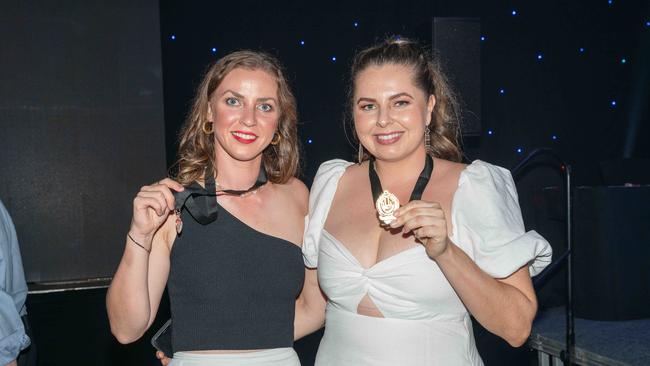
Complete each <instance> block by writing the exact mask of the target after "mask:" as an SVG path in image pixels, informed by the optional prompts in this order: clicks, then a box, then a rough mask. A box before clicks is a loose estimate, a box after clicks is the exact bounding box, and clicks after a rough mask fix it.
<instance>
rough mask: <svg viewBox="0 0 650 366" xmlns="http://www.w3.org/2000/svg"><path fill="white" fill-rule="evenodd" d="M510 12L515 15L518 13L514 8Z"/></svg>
mask: <svg viewBox="0 0 650 366" xmlns="http://www.w3.org/2000/svg"><path fill="white" fill-rule="evenodd" d="M510 14H512V16H513V17H514V16H516V15H517V10H515V9H512V12H511V13H510Z"/></svg>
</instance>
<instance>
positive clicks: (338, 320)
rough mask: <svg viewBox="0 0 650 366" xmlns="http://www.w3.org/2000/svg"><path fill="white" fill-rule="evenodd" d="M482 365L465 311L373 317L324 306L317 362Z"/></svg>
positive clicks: (331, 365)
mask: <svg viewBox="0 0 650 366" xmlns="http://www.w3.org/2000/svg"><path fill="white" fill-rule="evenodd" d="M348 365H349V366H361V365H373V366H395V365H403V366H425V365H426V366H430V365H443V366H449V365H452V366H456V365H458V366H464V365H471V366H482V365H483V361H482V360H481V357H480V356H479V354H478V351H477V350H476V344H475V342H474V334H473V332H472V323H471V320H470V318H469V315H466V314H465V315H463V316H459V317H457V318H455V319H454V318H452V317H450V318H449V319H445V320H438V319H430V320H405V319H391V318H375V317H369V316H364V315H359V314H354V313H351V312H349V311H345V310H339V309H336V308H334V307H333V306H328V307H327V314H326V320H325V335H324V336H323V339H322V340H321V343H320V347H319V348H318V354H317V355H316V366H348Z"/></svg>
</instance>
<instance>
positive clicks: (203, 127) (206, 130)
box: [201, 121, 214, 135]
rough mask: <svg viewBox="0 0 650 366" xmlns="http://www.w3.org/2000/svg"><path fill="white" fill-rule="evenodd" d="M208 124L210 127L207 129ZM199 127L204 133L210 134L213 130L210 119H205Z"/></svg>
mask: <svg viewBox="0 0 650 366" xmlns="http://www.w3.org/2000/svg"><path fill="white" fill-rule="evenodd" d="M208 125H210V129H208ZM201 129H202V130H203V133H204V134H206V135H210V134H212V132H214V124H213V123H212V122H211V121H205V122H204V123H203V125H202V126H201Z"/></svg>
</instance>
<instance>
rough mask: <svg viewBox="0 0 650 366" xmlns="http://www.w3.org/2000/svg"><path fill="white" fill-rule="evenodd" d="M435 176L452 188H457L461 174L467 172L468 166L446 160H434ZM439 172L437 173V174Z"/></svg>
mask: <svg viewBox="0 0 650 366" xmlns="http://www.w3.org/2000/svg"><path fill="white" fill-rule="evenodd" d="M433 162H434V168H433V170H434V174H435V175H436V176H437V178H438V180H440V181H442V182H444V183H445V184H449V185H451V186H456V185H457V184H458V179H459V178H460V174H461V173H462V172H463V170H465V168H466V167H467V164H463V163H457V162H455V161H449V160H444V159H438V158H434V159H433ZM436 170H437V172H436Z"/></svg>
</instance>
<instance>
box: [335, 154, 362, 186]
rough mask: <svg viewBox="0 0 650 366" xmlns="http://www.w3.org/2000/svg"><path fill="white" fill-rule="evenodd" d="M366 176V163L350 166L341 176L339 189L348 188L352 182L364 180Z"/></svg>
mask: <svg viewBox="0 0 650 366" xmlns="http://www.w3.org/2000/svg"><path fill="white" fill-rule="evenodd" d="M367 176H368V161H364V162H362V163H361V164H352V165H350V166H349V167H347V169H345V172H344V173H343V176H341V182H340V183H339V189H345V188H346V187H349V186H350V185H351V184H353V182H358V181H359V179H360V178H361V179H362V178H366V179H367Z"/></svg>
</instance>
